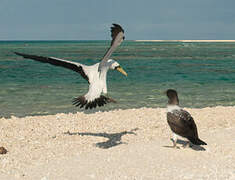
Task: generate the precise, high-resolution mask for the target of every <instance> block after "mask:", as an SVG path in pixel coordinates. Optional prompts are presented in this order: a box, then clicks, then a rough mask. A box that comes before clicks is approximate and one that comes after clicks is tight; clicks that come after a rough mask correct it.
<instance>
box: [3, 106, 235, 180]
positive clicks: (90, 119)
mask: <svg viewBox="0 0 235 180" xmlns="http://www.w3.org/2000/svg"><path fill="white" fill-rule="evenodd" d="M187 110H188V111H189V112H190V113H191V114H192V116H193V117H194V119H195V121H196V123H197V126H198V130H199V136H200V138H201V139H202V140H204V141H206V142H207V143H208V145H207V146H204V147H193V148H188V149H172V148H170V147H168V146H171V145H172V143H171V141H170V136H171V133H170V130H169V127H168V125H167V122H166V113H165V109H163V108H156V109H151V108H141V109H129V110H115V111H110V112H97V113H91V114H85V113H76V114H57V115H48V116H34V117H24V118H17V117H12V118H10V119H5V118H1V119H0V123H1V126H0V137H1V143H0V146H4V147H5V148H6V149H7V150H8V151H9V152H8V153H7V154H5V155H0V179H1V180H5V179H8V180H9V179H13V180H14V179H35V180H36V179H39V180H54V179H56V180H60V179H61V180H65V179H69V180H75V179H112V180H113V179H137V180H139V179H150V180H152V179H231V180H232V179H235V150H234V149H235V138H234V137H235V107H213V108H203V109H187ZM179 143H181V144H184V143H185V141H179Z"/></svg>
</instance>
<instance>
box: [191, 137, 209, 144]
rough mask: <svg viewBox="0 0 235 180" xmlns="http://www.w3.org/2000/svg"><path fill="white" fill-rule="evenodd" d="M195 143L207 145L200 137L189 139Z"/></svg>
mask: <svg viewBox="0 0 235 180" xmlns="http://www.w3.org/2000/svg"><path fill="white" fill-rule="evenodd" d="M189 140H190V141H191V142H192V143H193V144H195V145H207V143H206V142H204V141H202V140H201V139H199V138H197V139H189Z"/></svg>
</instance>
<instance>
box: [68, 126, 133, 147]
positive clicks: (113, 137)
mask: <svg viewBox="0 0 235 180" xmlns="http://www.w3.org/2000/svg"><path fill="white" fill-rule="evenodd" d="M137 130H138V128H135V129H132V130H130V131H123V132H120V133H89V132H87V133H79V132H75V133H71V132H69V131H67V132H65V133H64V134H67V135H70V136H73V135H79V136H98V137H105V138H108V140H107V141H104V142H98V143H96V144H95V146H96V147H99V148H102V149H108V148H111V147H114V146H118V145H120V144H127V143H125V142H122V141H121V140H122V136H124V135H126V134H134V135H136V133H135V131H137Z"/></svg>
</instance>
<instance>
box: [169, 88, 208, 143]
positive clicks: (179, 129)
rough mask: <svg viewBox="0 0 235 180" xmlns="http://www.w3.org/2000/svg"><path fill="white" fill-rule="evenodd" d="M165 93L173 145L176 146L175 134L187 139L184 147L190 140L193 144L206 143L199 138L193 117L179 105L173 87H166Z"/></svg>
mask: <svg viewBox="0 0 235 180" xmlns="http://www.w3.org/2000/svg"><path fill="white" fill-rule="evenodd" d="M166 95H167V97H168V105H167V122H168V125H169V126H170V128H171V130H172V131H173V147H177V146H176V143H177V135H179V136H181V137H184V138H187V139H188V140H189V142H188V143H187V144H186V145H185V147H186V146H188V145H189V143H190V142H191V143H192V144H195V145H207V144H206V143H205V142H204V141H202V140H200V139H199V137H198V132H197V126H196V124H195V122H194V120H193V117H192V116H191V115H190V114H189V113H188V112H187V111H185V110H183V109H182V108H181V107H180V106H179V99H178V95H177V92H176V91H175V90H174V89H168V90H167V91H166Z"/></svg>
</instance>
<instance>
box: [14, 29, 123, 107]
mask: <svg viewBox="0 0 235 180" xmlns="http://www.w3.org/2000/svg"><path fill="white" fill-rule="evenodd" d="M111 37H112V41H111V46H110V48H109V49H108V50H107V52H106V53H105V55H104V57H103V59H102V60H101V62H99V63H96V64H94V65H91V66H87V65H83V64H80V63H77V62H72V61H67V60H64V59H59V58H55V57H43V56H37V55H28V54H23V53H18V52H15V54H17V55H20V56H23V57H24V58H26V59H32V60H36V61H39V62H42V63H49V64H52V65H55V66H60V67H64V68H67V69H70V70H73V71H75V72H77V73H80V75H81V76H82V77H83V78H84V79H85V80H87V81H88V83H89V90H88V92H87V93H86V94H85V95H83V96H79V97H77V98H74V100H73V104H74V105H75V106H79V107H80V108H82V107H85V109H88V108H90V109H92V108H96V107H97V106H103V105H105V104H106V103H110V102H116V101H115V100H113V99H112V98H110V97H107V96H105V94H107V84H106V76H107V72H108V70H109V69H112V70H117V71H119V72H121V73H122V74H124V75H125V76H127V73H126V72H125V71H124V70H123V69H122V67H121V66H120V64H119V63H118V62H116V61H115V60H113V59H110V56H111V55H112V53H113V51H114V50H115V49H116V48H117V47H118V46H119V45H120V44H121V43H122V41H123V40H124V39H125V36H124V30H123V29H122V27H121V26H120V25H118V24H113V26H112V27H111ZM102 94H104V95H102Z"/></svg>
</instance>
